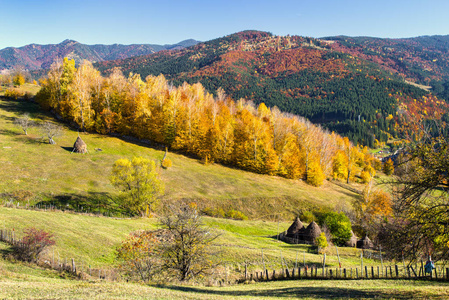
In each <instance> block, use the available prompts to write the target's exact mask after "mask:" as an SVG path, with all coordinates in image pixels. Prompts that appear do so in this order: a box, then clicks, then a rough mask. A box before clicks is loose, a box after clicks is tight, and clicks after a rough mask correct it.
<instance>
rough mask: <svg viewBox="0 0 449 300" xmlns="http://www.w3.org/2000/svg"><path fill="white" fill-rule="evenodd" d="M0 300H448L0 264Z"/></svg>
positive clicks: (371, 283) (416, 291) (379, 288)
mask: <svg viewBox="0 0 449 300" xmlns="http://www.w3.org/2000/svg"><path fill="white" fill-rule="evenodd" d="M0 297H1V298H2V299H261V298H263V299H280V298H282V299H374V298H376V299H447V298H448V297H449V293H448V289H447V284H445V283H441V282H430V281H424V282H415V281H408V280H352V281H346V280H325V281H322V280H295V281H278V282H269V283H257V284H248V285H236V286H227V287H187V286H172V285H167V286H146V285H141V284H137V283H125V282H107V281H80V280H73V279H63V278H61V277H59V276H58V274H56V273H54V272H52V271H48V270H42V269H37V268H33V267H28V266H24V265H21V264H12V263H10V262H8V261H4V260H2V259H1V258H0Z"/></svg>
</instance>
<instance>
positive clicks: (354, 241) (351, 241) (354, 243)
mask: <svg viewBox="0 0 449 300" xmlns="http://www.w3.org/2000/svg"><path fill="white" fill-rule="evenodd" d="M356 246H357V237H356V236H355V234H354V232H353V231H352V230H351V237H350V238H349V240H347V241H346V247H356Z"/></svg>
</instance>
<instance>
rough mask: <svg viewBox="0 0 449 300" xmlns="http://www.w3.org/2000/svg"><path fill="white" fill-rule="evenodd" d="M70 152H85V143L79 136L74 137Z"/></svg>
mask: <svg viewBox="0 0 449 300" xmlns="http://www.w3.org/2000/svg"><path fill="white" fill-rule="evenodd" d="M72 152H76V153H83V154H84V153H87V145H86V143H85V142H84V141H83V140H82V139H81V138H80V137H77V138H76V141H75V144H73V151H72Z"/></svg>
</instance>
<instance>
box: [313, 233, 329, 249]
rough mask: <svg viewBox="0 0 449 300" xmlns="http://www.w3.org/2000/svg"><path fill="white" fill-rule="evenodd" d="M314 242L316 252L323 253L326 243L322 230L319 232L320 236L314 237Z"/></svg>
mask: <svg viewBox="0 0 449 300" xmlns="http://www.w3.org/2000/svg"><path fill="white" fill-rule="evenodd" d="M315 243H316V245H317V246H318V253H323V252H324V251H325V250H326V247H327V246H328V244H327V238H326V235H325V233H324V232H321V234H320V236H319V237H317V238H316V240H315Z"/></svg>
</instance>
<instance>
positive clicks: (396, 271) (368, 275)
mask: <svg viewBox="0 0 449 300" xmlns="http://www.w3.org/2000/svg"><path fill="white" fill-rule="evenodd" d="M285 279H426V280H442V281H449V268H444V267H438V266H437V267H436V268H435V269H434V270H433V272H432V273H430V274H427V273H425V272H424V264H423V262H421V266H420V267H419V269H418V267H417V266H415V267H413V266H405V267H404V266H399V265H388V266H384V267H381V266H375V267H374V266H364V267H363V266H361V267H356V268H338V267H337V268H328V267H317V266H314V267H310V268H309V267H307V266H306V267H298V268H292V269H288V268H287V269H282V270H278V271H276V270H272V271H269V270H268V269H265V270H264V271H256V272H253V273H249V272H248V271H247V266H245V271H244V276H243V278H242V279H241V280H240V282H242V281H247V280H250V281H252V280H254V281H276V280H285Z"/></svg>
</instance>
